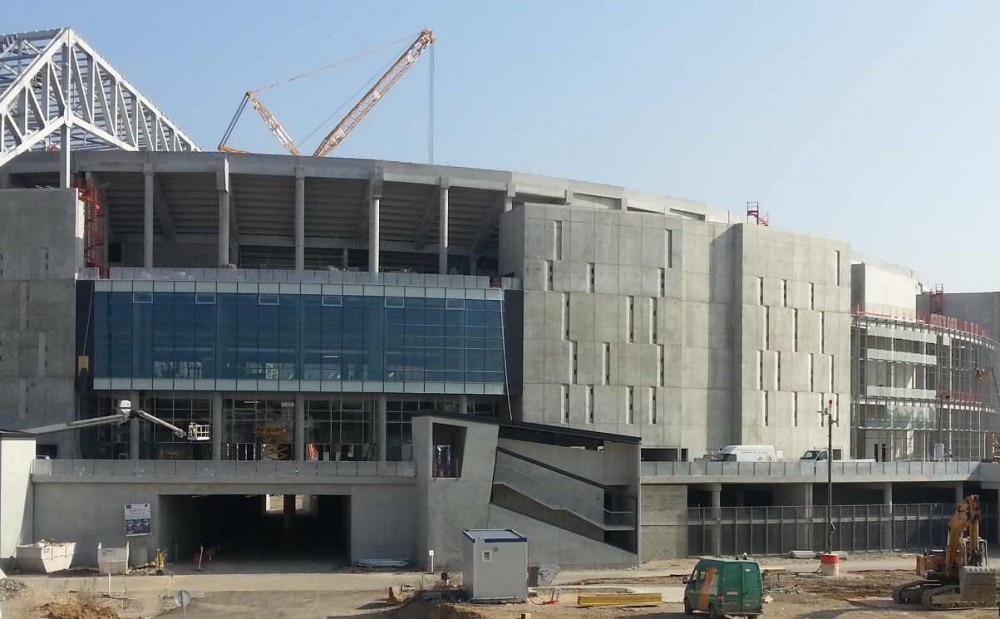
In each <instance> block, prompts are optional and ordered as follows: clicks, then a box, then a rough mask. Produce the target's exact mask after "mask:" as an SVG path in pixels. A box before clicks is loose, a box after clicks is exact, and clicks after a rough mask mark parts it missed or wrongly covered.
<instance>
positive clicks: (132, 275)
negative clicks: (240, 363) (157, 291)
mask: <svg viewBox="0 0 1000 619" xmlns="http://www.w3.org/2000/svg"><path fill="white" fill-rule="evenodd" d="M80 278H81V279H100V274H99V273H98V272H97V269H83V270H81V274H80ZM107 279H111V280H122V281H173V282H181V281H193V282H261V283H303V284H368V285H373V286H425V287H433V288H487V289H488V288H502V289H504V290H520V289H521V280H519V279H517V278H514V277H487V276H483V275H439V274H436V273H411V272H405V271H400V272H395V273H393V272H389V273H369V272H367V271H338V270H333V271H330V270H315V271H294V270H284V269H209V268H189V269H172V268H139V267H112V269H111V272H110V275H109V277H108V278H107Z"/></svg>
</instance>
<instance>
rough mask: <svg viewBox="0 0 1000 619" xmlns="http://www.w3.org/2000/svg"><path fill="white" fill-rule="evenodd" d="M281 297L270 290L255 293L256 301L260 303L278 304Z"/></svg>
mask: <svg viewBox="0 0 1000 619" xmlns="http://www.w3.org/2000/svg"><path fill="white" fill-rule="evenodd" d="M280 298H281V297H280V296H279V295H277V294H274V293H270V292H262V293H260V294H259V295H257V303H258V304H260V305H278V303H279V299H280Z"/></svg>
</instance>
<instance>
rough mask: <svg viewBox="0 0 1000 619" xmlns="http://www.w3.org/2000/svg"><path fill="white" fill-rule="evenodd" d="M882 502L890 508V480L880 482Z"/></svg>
mask: <svg viewBox="0 0 1000 619" xmlns="http://www.w3.org/2000/svg"><path fill="white" fill-rule="evenodd" d="M882 503H883V504H885V505H888V506H889V509H892V482H886V483H884V484H882Z"/></svg>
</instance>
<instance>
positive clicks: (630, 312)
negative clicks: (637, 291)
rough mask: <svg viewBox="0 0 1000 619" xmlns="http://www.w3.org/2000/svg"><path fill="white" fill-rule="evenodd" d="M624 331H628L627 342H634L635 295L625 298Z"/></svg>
mask: <svg viewBox="0 0 1000 619" xmlns="http://www.w3.org/2000/svg"><path fill="white" fill-rule="evenodd" d="M625 331H626V333H628V342H629V344H634V343H635V297H633V296H629V298H628V299H626V308H625Z"/></svg>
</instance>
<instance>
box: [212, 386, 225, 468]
mask: <svg viewBox="0 0 1000 619" xmlns="http://www.w3.org/2000/svg"><path fill="white" fill-rule="evenodd" d="M210 432H211V433H212V459H213V460H215V461H216V462H218V461H219V460H222V432H223V427H222V394H221V393H219V392H218V391H216V392H215V393H213V394H212V427H211V430H210Z"/></svg>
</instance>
